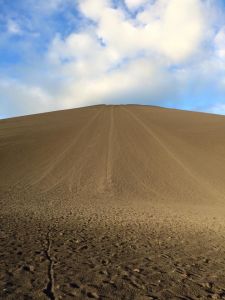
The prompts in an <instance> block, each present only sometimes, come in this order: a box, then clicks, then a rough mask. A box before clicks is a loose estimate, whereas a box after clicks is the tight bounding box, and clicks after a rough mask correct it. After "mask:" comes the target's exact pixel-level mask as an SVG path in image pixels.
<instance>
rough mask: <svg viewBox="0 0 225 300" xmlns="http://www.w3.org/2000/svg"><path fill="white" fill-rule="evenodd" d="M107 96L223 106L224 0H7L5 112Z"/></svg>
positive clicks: (0, 31) (1, 53)
mask: <svg viewBox="0 0 225 300" xmlns="http://www.w3.org/2000/svg"><path fill="white" fill-rule="evenodd" d="M99 103H106V104H107V103H115V104H117V103H140V104H150V105H151V104H152V105H160V106H166V107H174V108H180V109H188V110H195V111H203V112H212V113H218V114H225V1H222V0H155V1H154V0H148V1H147V0H113V1H110V0H48V1H46V0H36V1H35V0H23V1H21V0H14V1H10V0H0V118H7V117H12V116H19V115H25V114H32V113H39V112H45V111H51V110H58V109H67V108H73V107H80V106H86V105H92V104H99Z"/></svg>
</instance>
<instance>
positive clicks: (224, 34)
mask: <svg viewBox="0 0 225 300" xmlns="http://www.w3.org/2000/svg"><path fill="white" fill-rule="evenodd" d="M214 41H215V48H216V53H217V55H218V57H219V58H222V59H225V26H224V27H222V28H221V29H220V30H219V32H218V33H217V35H216V36H215V40H214Z"/></svg>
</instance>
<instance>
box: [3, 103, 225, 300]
mask: <svg viewBox="0 0 225 300" xmlns="http://www.w3.org/2000/svg"><path fill="white" fill-rule="evenodd" d="M224 178H225V117H224V116H218V115H211V114H203V113H194V112H187V111H179V110H172V109H164V108H159V107H152V106H138V105H118V106H111V105H98V106H92V107H86V108H79V109H73V110H65V111H58V112H51V113H45V114H39V115H32V116H25V117H18V118H12V119H5V120H1V121H0V203H1V212H0V241H1V242H0V298H1V299H16V298H18V299H89V298H90V299H91V298H96V299H225V276H224V274H225V251H224V244H225V221H224V214H225V181H224Z"/></svg>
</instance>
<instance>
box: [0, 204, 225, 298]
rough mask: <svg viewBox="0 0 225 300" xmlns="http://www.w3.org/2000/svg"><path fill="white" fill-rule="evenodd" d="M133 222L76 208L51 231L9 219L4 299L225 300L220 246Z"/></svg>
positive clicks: (1, 284)
mask: <svg viewBox="0 0 225 300" xmlns="http://www.w3.org/2000/svg"><path fill="white" fill-rule="evenodd" d="M114 209H115V210H116V208H114ZM130 213H131V212H128V214H130ZM128 217H129V216H128ZM128 217H127V216H126V214H125V213H124V212H123V211H117V212H116V213H115V214H114V218H115V219H116V220H111V221H110V218H108V217H107V213H105V212H104V211H103V212H102V214H101V212H99V213H96V214H90V215H88V213H87V211H83V209H80V210H79V209H78V210H77V212H76V213H74V212H72V213H70V214H67V217H64V218H62V219H61V218H60V217H57V218H52V219H50V223H51V224H50V226H49V225H48V224H46V225H45V224H44V222H43V220H39V221H38V220H37V221H34V220H33V219H29V218H28V219H27V220H26V221H22V220H17V221H16V222H15V224H13V223H12V222H10V219H8V220H7V218H4V222H2V224H1V230H0V241H1V243H0V258H1V265H0V298H1V299H15V298H18V299H46V300H47V299H51V300H55V299H137V300H139V299H143V300H144V299H145V300H146V299H225V278H224V274H225V259H224V257H225V256H224V250H223V247H222V240H221V243H219V242H218V243H217V242H216V239H215V240H214V239H213V237H212V236H211V237H207V235H204V234H200V236H201V239H200V242H199V240H198V238H197V233H196V234H193V236H195V237H196V240H194V239H193V237H192V236H182V235H180V233H179V232H178V231H177V232H176V230H177V229H175V232H173V231H172V230H171V231H170V235H168V229H167V230H166V231H165V228H164V227H160V222H159V224H158V227H156V226H153V223H154V222H152V223H151V222H149V224H144V225H143V224H142V225H143V226H144V230H142V227H143V226H142V225H141V215H140V217H139V219H138V218H137V216H135V213H133V218H134V222H133V221H132V222H130V221H129V218H128ZM129 222H130V223H129ZM133 223H134V224H133ZM31 224H32V225H31ZM113 224H114V225H113ZM115 224H117V225H118V226H115ZM177 226H178V225H177ZM207 243H208V244H207ZM202 245H204V247H202ZM12 297H13V298H12Z"/></svg>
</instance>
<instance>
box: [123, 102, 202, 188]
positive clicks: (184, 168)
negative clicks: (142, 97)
mask: <svg viewBox="0 0 225 300" xmlns="http://www.w3.org/2000/svg"><path fill="white" fill-rule="evenodd" d="M123 109H124V110H125V111H126V112H127V113H128V114H129V115H130V116H131V117H132V118H133V119H134V120H136V122H138V123H139V124H140V125H141V126H142V127H143V128H144V129H145V130H146V131H147V132H148V134H149V135H150V136H152V137H153V138H154V139H155V140H156V142H157V143H158V144H159V145H160V146H161V148H162V149H163V150H164V151H165V152H166V153H167V154H168V155H169V156H170V157H171V158H172V159H173V160H174V161H175V162H176V163H177V164H178V165H179V166H180V167H181V168H182V169H183V170H184V171H185V172H186V173H187V174H188V175H189V176H190V177H191V178H192V179H194V180H195V181H197V182H198V183H200V181H199V179H198V178H196V176H195V175H194V174H193V173H192V172H191V171H190V170H189V169H188V168H187V167H186V165H185V164H184V163H183V162H182V161H180V160H179V159H178V158H177V157H176V155H174V153H173V152H172V151H171V150H170V149H169V148H168V147H167V146H166V145H165V144H164V143H163V142H162V140H161V139H160V138H159V137H158V136H157V135H156V134H155V133H154V131H153V130H152V129H150V128H149V127H148V126H147V125H146V124H145V123H144V122H143V121H142V120H141V119H140V118H139V117H137V116H136V114H134V113H133V112H131V111H130V110H128V109H127V108H125V107H124V108H123Z"/></svg>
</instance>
